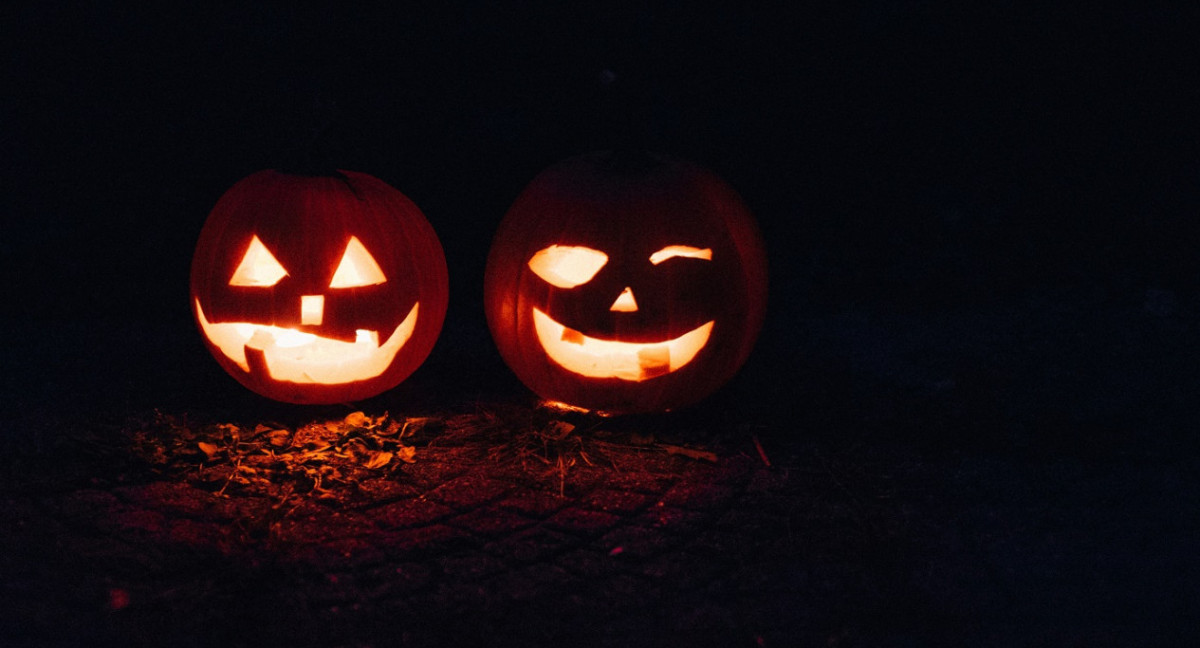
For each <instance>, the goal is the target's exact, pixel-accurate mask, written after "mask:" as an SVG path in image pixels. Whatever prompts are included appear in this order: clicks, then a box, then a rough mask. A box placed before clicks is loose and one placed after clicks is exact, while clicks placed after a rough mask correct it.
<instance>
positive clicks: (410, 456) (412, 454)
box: [396, 446, 417, 463]
mask: <svg viewBox="0 0 1200 648" xmlns="http://www.w3.org/2000/svg"><path fill="white" fill-rule="evenodd" d="M416 457H417V449H416V448H414V447H412V446H403V447H401V448H399V449H397V450H396V458H397V459H399V460H400V461H403V462H404V463H416V462H417V459H416Z"/></svg>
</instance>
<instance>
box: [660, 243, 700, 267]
mask: <svg viewBox="0 0 1200 648" xmlns="http://www.w3.org/2000/svg"><path fill="white" fill-rule="evenodd" d="M675 257H685V258H688V259H704V260H705V261H712V248H703V249H701V248H698V247H692V246H690V245H668V246H667V247H665V248H663V249H661V250H659V251H658V252H655V253H654V254H651V255H650V263H653V264H654V265H658V264H660V263H662V262H663V261H666V260H667V259H673V258H675Z"/></svg>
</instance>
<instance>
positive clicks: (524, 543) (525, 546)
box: [483, 526, 580, 563]
mask: <svg viewBox="0 0 1200 648" xmlns="http://www.w3.org/2000/svg"><path fill="white" fill-rule="evenodd" d="M579 543H580V540H579V539H578V538H577V537H575V536H572V535H569V534H566V533H562V532H561V531H554V530H552V529H548V528H546V527H544V526H535V527H530V528H528V529H522V530H521V531H517V532H516V533H513V534H512V535H509V536H507V537H504V538H501V539H498V540H493V541H490V542H488V543H486V544H484V546H483V548H484V550H485V551H487V552H488V553H491V554H493V555H497V556H503V557H507V558H510V559H511V560H513V561H515V562H518V563H523V562H533V561H535V560H544V559H548V558H550V557H551V556H553V555H555V554H559V553H562V552H564V551H566V550H567V549H569V548H571V547H573V546H576V545H578V544H579Z"/></svg>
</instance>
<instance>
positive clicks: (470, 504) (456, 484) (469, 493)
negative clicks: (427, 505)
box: [426, 474, 512, 510]
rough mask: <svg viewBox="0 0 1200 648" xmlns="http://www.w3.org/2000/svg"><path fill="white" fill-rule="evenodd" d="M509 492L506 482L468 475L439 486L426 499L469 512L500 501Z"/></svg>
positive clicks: (510, 487) (509, 487)
mask: <svg viewBox="0 0 1200 648" xmlns="http://www.w3.org/2000/svg"><path fill="white" fill-rule="evenodd" d="M510 490H512V485H511V484H509V483H507V482H503V481H499V480H496V479H490V478H488V477H484V476H482V475H477V474H469V475H463V476H461V477H455V478H454V479H451V480H450V481H447V482H445V483H443V484H440V485H439V486H437V487H436V488H434V489H433V490H431V491H430V492H429V493H428V494H427V495H426V497H428V498H430V499H433V500H437V501H439V502H441V503H443V504H445V505H447V506H450V507H453V508H456V509H459V510H469V509H471V508H474V507H476V506H480V505H482V504H487V503H488V502H491V501H493V500H497V499H500V498H501V497H503V496H504V494H505V493H507V492H509V491H510Z"/></svg>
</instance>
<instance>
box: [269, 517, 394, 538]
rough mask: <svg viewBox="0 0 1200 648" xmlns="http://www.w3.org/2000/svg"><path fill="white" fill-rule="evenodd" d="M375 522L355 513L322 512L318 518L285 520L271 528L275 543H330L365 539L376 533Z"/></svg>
mask: <svg viewBox="0 0 1200 648" xmlns="http://www.w3.org/2000/svg"><path fill="white" fill-rule="evenodd" d="M375 528H376V527H375V523H374V521H373V520H372V519H371V518H370V517H368V516H366V515H364V514H362V513H356V512H347V513H343V512H340V511H338V512H333V513H329V512H325V513H324V514H321V515H313V516H304V517H288V518H284V519H283V520H280V521H279V522H278V523H276V524H275V525H273V526H272V528H271V535H272V537H273V538H274V540H275V541H276V542H277V543H282V544H289V543H303V544H307V543H312V542H332V541H336V540H338V539H341V538H346V537H355V536H364V535H367V534H368V533H370V532H372V531H374V530H375Z"/></svg>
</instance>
